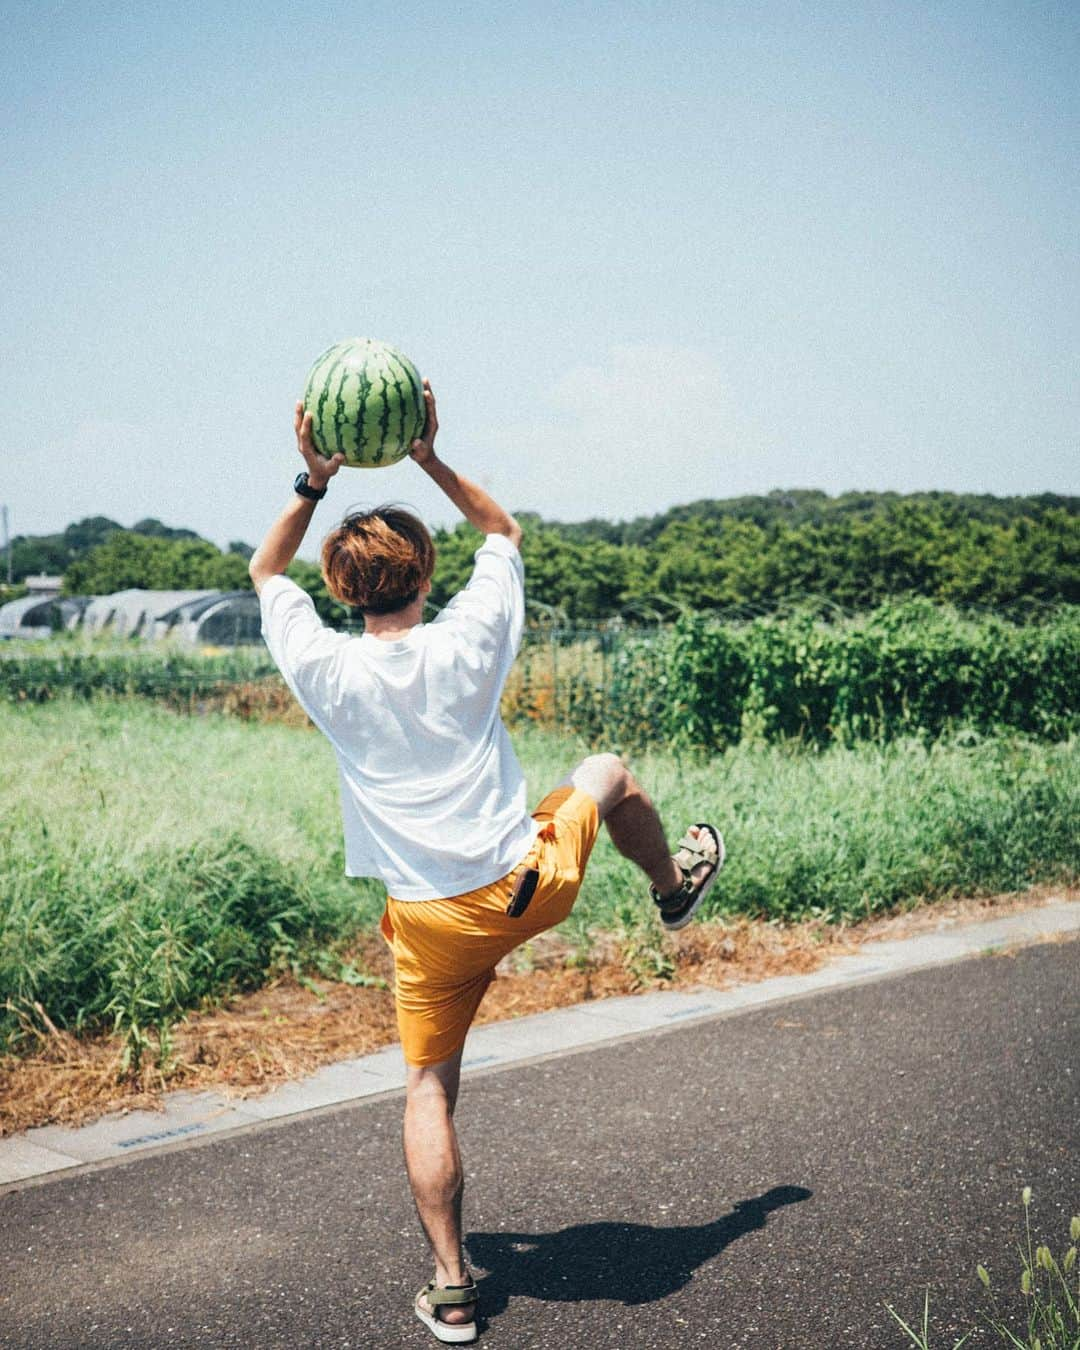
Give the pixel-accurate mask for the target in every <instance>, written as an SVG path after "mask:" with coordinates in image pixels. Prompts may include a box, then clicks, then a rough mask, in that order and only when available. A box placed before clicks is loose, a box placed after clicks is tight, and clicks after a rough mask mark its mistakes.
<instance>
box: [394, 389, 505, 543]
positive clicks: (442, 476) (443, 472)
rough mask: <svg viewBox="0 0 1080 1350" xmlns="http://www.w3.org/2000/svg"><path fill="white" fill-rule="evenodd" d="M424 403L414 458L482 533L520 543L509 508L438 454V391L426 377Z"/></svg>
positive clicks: (413, 444) (470, 522)
mask: <svg viewBox="0 0 1080 1350" xmlns="http://www.w3.org/2000/svg"><path fill="white" fill-rule="evenodd" d="M424 405H425V407H426V409H427V420H426V421H425V423H424V434H423V436H422V437H421V438H420V439H419V440H415V441H413V443H412V449H411V450H410V451H409V453H410V454H411V455H412V457H413V459H415V460H416V462H417V464H419V465H420V467H421V468H422V469H423V470H424V472H425V473H426V474H427V475H428V477H429V478H430V479H431V480H432V482H434V483H437V484H438V486H439V487H441V488H442V490H443V492H445V493H446V495H447V496H448V497H449V498H450V500H451V501H452V502H453V503H454V505H455V506H456V507H457V509H458V510H459V511H460V512H461V514H462V515H463V516H464V517H465V519H466V520H467V521H468V522H469V524H470V525H473V526H475V527H476V529H478V530H479V531H480V533H481V534H504V535H505V536H506V537H507V539H509V540H510V542H511V543H512V544H513V545H514V547H515V548H518V547H520V545H521V526H520V525H519V524H518V523H517V521H516V520H515V519H514V517H513V516H512V515H511V514H510V512H509V511H506V510H504V508H503V507H501V506H500V505H499V503H498V502H497V501H496V500H495V499H494V497H491V496H489V495H488V493H486V492H485V491H484V489H483V488H482V487H478V486H477V484H476V483H472V482H470V481H469V479H468V478H462V477H461V475H460V474H457V473H455V472H454V470H453V469H451V468H450V466H449V465H448V464H444V463H443V462H442V460H441V459H439V457H438V455H436V453H435V433H436V432H437V431H438V429H439V419H438V417H437V416H436V415H435V395H434V394H433V393H432V392H431V385H430V384H429V383H428V381H427V380H425V381H424Z"/></svg>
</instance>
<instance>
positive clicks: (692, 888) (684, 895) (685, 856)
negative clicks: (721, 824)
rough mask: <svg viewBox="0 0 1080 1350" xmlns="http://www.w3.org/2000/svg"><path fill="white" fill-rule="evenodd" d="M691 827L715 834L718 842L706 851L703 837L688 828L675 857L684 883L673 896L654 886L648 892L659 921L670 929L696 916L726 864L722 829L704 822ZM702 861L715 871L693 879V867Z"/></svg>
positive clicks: (714, 837)
mask: <svg viewBox="0 0 1080 1350" xmlns="http://www.w3.org/2000/svg"><path fill="white" fill-rule="evenodd" d="M692 828H694V829H697V830H700V831H702V832H705V831H707V832H708V834H709V835H711V836H712V840H713V842H714V845H715V848H714V850H713V851H712V852H709V853H706V852H705V850H704V849H703V848H702V847H701V844H702V840H701V838H700V836H699V837H698V838H696V839H695V838H694V836H693V835H692V834H691V833H690V831H689V830H687V832H686V834H684V835H683V837H682V838H681V839H680V840H679V849H678V852H677V853H675V854H674V857H673V861H674V863H675V865H676V867H678V869H679V871H680V872H682V874H683V879H682V884H681V885H680V886H677V887H676V888H675V890H673V891H672V892H671V894H670V895H661V894H660V893H659V891H658V890H657V889H656V887H655V886H650V887H649V894H650V895H651V896H652V898H653V903H654V904H655V905H656V906H657V908H658V909H659V910H660V922H661V923H662V924H663V925H664V927H665V928H667V929H668V930H669V931H670V932H674V931H675V930H676V929H678V928H685V927H686V925H687V924H688V923H689V922H690V920H691V919H692V918H693V917H694V913H695V911H696V910H697V908H698V906H699V905H700V904H701V902H702V901H703V900H704V899H705V897H706V896H707V895H708V894H709V892H710V891H711V890H712V888H713V886H714V885H715V884H716V878H717V877H718V876H719V874H720V869H721V867H723V865H724V836H723V835H722V834H721V833H720V831H719V830H718V829H716V827H715V826H713V825H706V824H704V823H701V824H697V825H695V826H693V827H692ZM702 863H708V864H709V867H710V868H711V869H712V870H711V871H709V872H707V873H706V874H705V876H704V877H703V878H702V879H701V881H694V880H692V873H693V870H694V868H695V867H699V866H700V865H701V864H702Z"/></svg>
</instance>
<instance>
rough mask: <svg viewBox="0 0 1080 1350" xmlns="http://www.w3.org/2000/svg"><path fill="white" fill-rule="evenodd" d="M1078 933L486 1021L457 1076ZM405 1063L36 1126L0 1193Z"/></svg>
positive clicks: (13, 1153)
mask: <svg viewBox="0 0 1080 1350" xmlns="http://www.w3.org/2000/svg"><path fill="white" fill-rule="evenodd" d="M1075 934H1080V901H1064V900H1057V901H1055V900H1051V901H1048V902H1047V903H1046V904H1044V905H1042V906H1040V907H1038V908H1036V909H1030V910H1024V911H1022V912H1021V913H1018V914H1010V915H1007V916H1005V917H1004V918H1000V919H985V920H977V921H975V922H972V923H966V924H957V925H956V926H955V927H946V926H944V923H943V926H942V927H941V928H939V929H938V930H937V931H935V932H932V933H923V934H919V935H917V936H915V937H910V938H902V939H899V940H891V941H881V942H867V943H864V944H863V946H862V947H861V948H860V949H859V951H858V952H857V953H855V954H853V955H851V956H840V957H836V958H835V959H834V960H832V961H830V962H829V963H828V964H827V965H825V966H823V967H822V968H821V969H820V970H815V971H813V972H812V973H810V974H809V975H782V976H777V977H775V978H773V979H768V980H762V981H761V982H759V983H757V984H745V985H738V986H736V987H734V988H732V989H707V988H700V989H697V990H692V991H690V992H686V993H683V992H676V991H674V990H672V991H664V992H658V993H651V994H637V995H631V996H629V997H623V998H610V999H602V1000H598V1001H597V1002H595V1003H587V1004H579V1005H578V1006H577V1007H573V1008H560V1009H557V1010H556V1011H554V1012H545V1013H537V1014H535V1015H533V1016H531V1017H521V1018H517V1019H515V1020H513V1021H509V1022H492V1023H488V1024H487V1025H485V1026H481V1027H477V1028H475V1030H473V1031H472V1032H471V1033H470V1035H469V1044H468V1048H467V1051H466V1057H465V1059H464V1061H463V1064H462V1068H463V1071H464V1072H465V1073H477V1072H482V1071H485V1070H490V1069H497V1068H505V1067H508V1066H510V1065H513V1064H521V1063H525V1062H528V1061H531V1060H536V1059H540V1058H548V1057H550V1056H552V1055H557V1054H566V1053H568V1052H572V1051H575V1050H581V1049H585V1048H588V1047H591V1046H597V1045H604V1044H609V1043H611V1042H613V1041H619V1040H624V1039H626V1038H628V1037H634V1036H640V1035H642V1034H643V1033H649V1032H658V1031H663V1030H664V1029H666V1028H669V1027H671V1026H672V1025H674V1024H675V1023H677V1022H682V1021H693V1022H699V1021H704V1020H708V1019H710V1018H721V1017H726V1016H730V1015H732V1014H735V1013H739V1012H743V1011H745V1010H747V1009H751V1008H760V1007H762V1006H764V1005H767V1004H771V1003H780V1002H786V1001H788V1000H790V999H794V998H801V997H805V996H807V995H811V994H816V993H820V992H822V991H824V990H830V989H838V988H842V987H844V986H847V985H852V984H860V983H864V982H866V981H869V980H879V979H887V978H891V977H893V976H897V975H905V974H909V973H910V972H912V971H916V970H924V969H926V968H928V967H932V966H938V965H942V964H945V963H948V962H950V961H959V960H963V959H964V958H966V957H972V956H976V955H979V954H981V953H985V952H987V951H995V950H1001V949H1003V948H1013V947H1018V946H1024V945H1027V944H1030V943H1035V942H1045V941H1047V940H1050V939H1053V938H1056V937H1067V936H1069V935H1075ZM404 1085H405V1064H404V1061H403V1060H402V1057H401V1050H400V1047H398V1046H390V1047H388V1048H386V1049H384V1050H379V1051H377V1052H376V1053H375V1054H372V1055H363V1056H361V1057H360V1058H358V1059H350V1060H342V1061H340V1062H339V1063H336V1064H330V1065H327V1066H326V1067H325V1068H323V1069H320V1070H319V1071H318V1072H317V1073H315V1074H312V1075H311V1076H310V1077H308V1078H304V1079H301V1080H299V1081H297V1082H292V1083H286V1084H284V1085H283V1086H281V1087H279V1088H277V1089H276V1090H275V1091H273V1092H270V1093H268V1094H267V1095H266V1096H264V1097H258V1098H252V1099H249V1100H246V1101H239V1102H232V1101H229V1100H228V1099H227V1098H225V1097H223V1096H221V1095H220V1094H218V1093H216V1092H175V1093H171V1094H170V1095H169V1096H168V1097H166V1099H165V1106H164V1110H163V1111H132V1112H129V1113H125V1114H114V1115H110V1116H103V1117H102V1118H101V1119H100V1120H97V1121H95V1122H94V1123H93V1124H91V1125H86V1126H84V1127H82V1128H80V1129H68V1128H67V1127H65V1126H61V1125H46V1126H43V1127H41V1128H39V1129H33V1130H27V1131H25V1132H24V1133H23V1134H19V1135H13V1136H12V1137H11V1138H9V1139H2V1140H0V1195H2V1194H3V1193H4V1192H5V1191H6V1190H10V1189H13V1188H16V1187H21V1186H22V1185H25V1184H27V1183H28V1182H34V1181H39V1180H44V1179H49V1178H50V1177H52V1176H57V1175H60V1174H61V1173H68V1174H70V1172H71V1171H72V1169H80V1170H81V1169H87V1168H91V1167H94V1168H96V1167H98V1166H101V1165H102V1164H107V1163H109V1162H112V1161H116V1160H119V1159H124V1158H129V1157H133V1156H135V1155H140V1156H142V1155H145V1154H148V1153H158V1152H162V1151H163V1150H166V1149H174V1148H177V1147H182V1146H184V1145H186V1144H189V1143H192V1142H195V1141H198V1140H202V1139H205V1138H210V1137H214V1136H217V1135H221V1134H224V1133H226V1132H232V1131H236V1130H241V1129H250V1128H253V1127H257V1126H260V1125H266V1124H269V1123H271V1122H273V1121H277V1120H281V1119H284V1118H287V1117H289V1116H296V1115H300V1114H303V1113H305V1112H310V1111H317V1110H324V1109H326V1108H329V1107H334V1106H340V1105H342V1104H343V1103H346V1102H353V1101H359V1100H362V1099H363V1098H365V1097H377V1096H382V1095H384V1094H386V1093H391V1092H397V1091H400V1090H401V1089H402V1088H403V1087H404Z"/></svg>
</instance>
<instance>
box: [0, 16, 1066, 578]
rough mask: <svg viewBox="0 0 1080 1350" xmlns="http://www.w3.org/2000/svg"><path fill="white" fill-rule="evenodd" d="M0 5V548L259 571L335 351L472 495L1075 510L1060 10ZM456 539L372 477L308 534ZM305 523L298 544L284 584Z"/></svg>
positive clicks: (432, 506) (407, 478)
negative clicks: (16, 539)
mask: <svg viewBox="0 0 1080 1350" xmlns="http://www.w3.org/2000/svg"><path fill="white" fill-rule="evenodd" d="M384 17H385V16H384V15H383V12H382V11H378V10H376V9H375V8H374V6H371V5H361V6H359V7H357V9H356V11H355V12H354V13H353V14H351V15H349V16H348V17H347V18H344V17H343V16H340V15H330V14H327V13H326V12H324V11H323V10H321V9H316V8H315V7H314V6H310V5H305V4H299V5H283V4H281V3H278V2H277V0H270V2H269V3H265V4H261V5H259V6H255V5H254V4H243V3H229V4H225V5H223V6H221V7H216V8H215V9H214V10H213V11H212V12H207V11H205V10H204V9H201V8H197V7H194V6H184V5H181V6H177V7H175V8H172V9H170V10H168V11H164V10H151V9H147V10H145V11H142V12H137V11H132V10H131V9H130V8H128V7H124V6H120V5H118V4H104V5H102V6H99V7H95V8H94V9H93V11H92V12H91V11H89V10H81V9H80V8H79V7H77V6H74V5H66V4H57V5H54V6H52V7H51V8H48V9H46V8H43V7H23V8H15V7H10V6H9V7H7V9H6V18H7V20H8V22H7V30H8V31H7V37H8V42H7V44H6V50H5V53H4V56H3V57H2V58H0V60H2V62H3V70H4V75H5V79H4V91H3V93H2V94H0V106H2V108H3V112H4V114H5V121H6V125H7V127H8V129H9V136H8V150H9V154H8V157H7V161H6V164H5V166H4V169H3V171H2V172H3V182H4V186H5V192H4V199H3V204H2V205H0V212H2V218H3V223H4V226H5V229H4V242H3V244H0V257H2V258H3V264H4V272H5V278H6V282H7V286H6V299H7V301H8V303H7V304H6V305H5V306H4V315H3V317H2V318H0V344H2V347H0V349H2V351H3V357H4V360H3V376H2V377H0V378H2V379H3V392H4V396H5V399H6V406H7V408H8V410H9V411H8V418H9V433H8V445H7V447H6V449H5V451H4V454H3V466H4V471H3V473H2V474H0V502H3V503H6V504H7V505H8V507H9V509H10V514H11V529H12V533H13V534H23V535H28V534H29V535H33V534H51V533H57V532H59V531H60V530H62V529H63V528H64V527H65V526H66V525H68V524H70V523H72V522H73V521H75V520H78V519H81V518H83V517H85V516H89V515H104V516H109V517H111V518H112V519H115V520H117V521H119V522H120V523H121V524H124V525H131V524H133V523H134V522H135V521H136V520H138V519H140V518H145V517H149V516H153V517H157V518H158V519H160V520H162V521H163V522H165V523H166V524H169V525H173V526H177V527H184V528H189V529H193V530H196V531H197V532H198V533H199V534H201V535H203V536H205V537H207V538H210V539H212V540H213V541H214V542H215V543H217V544H219V545H222V546H224V545H225V544H226V543H227V542H228V541H229V540H231V539H244V540H246V541H248V542H249V543H256V542H258V539H259V538H260V537H261V535H262V533H263V532H264V531H265V529H266V527H267V526H268V525H269V523H270V521H271V520H272V519H273V517H274V516H275V515H276V514H277V512H278V510H279V509H280V507H281V505H282V504H283V502H284V501H286V500H287V498H288V493H289V484H290V482H291V478H292V475H293V473H294V472H295V471H296V469H297V468H298V467H299V461H298V458H297V456H296V453H295V450H294V449H293V446H292V436H291V428H290V415H291V407H292V402H293V400H294V398H295V397H296V394H297V392H298V390H299V388H300V387H301V384H302V381H303V378H304V375H305V373H306V370H307V367H308V365H309V364H310V362H311V360H312V359H313V358H314V357H315V355H317V353H318V352H319V351H321V350H322V349H323V348H325V347H326V346H328V345H329V344H330V343H331V342H334V341H336V340H338V339H340V338H342V337H345V336H347V335H352V334H365V335H370V336H374V337H381V338H385V339H387V340H389V341H392V342H394V343H395V345H398V346H400V347H401V348H402V349H403V350H404V351H406V352H407V353H409V355H410V356H412V358H413V359H414V360H415V361H416V363H417V364H418V366H419V367H420V368H421V370H422V371H423V373H424V374H426V375H428V376H429V377H430V378H431V380H432V383H433V385H434V387H435V390H436V393H437V395H438V398H439V410H440V422H441V428H442V429H441V430H440V438H439V449H440V453H441V454H442V455H443V456H444V458H446V459H447V460H448V461H449V462H450V463H451V464H453V465H454V467H455V468H458V469H460V471H461V472H463V473H465V474H467V475H469V476H470V477H473V478H475V479H476V480H477V481H479V482H481V483H483V484H484V485H485V486H486V487H488V488H489V489H490V490H491V491H492V492H493V493H494V494H495V495H496V496H498V497H499V498H500V499H501V500H503V501H504V502H505V504H506V505H507V506H509V507H510V508H511V509H515V510H530V511H536V512H538V513H539V514H540V515H542V516H544V517H546V518H548V519H561V520H566V521H572V520H580V519H585V518H588V517H591V516H598V517H605V518H609V519H632V518H634V517H635V516H639V515H651V514H654V513H655V512H657V511H661V510H664V509H667V508H668V507H670V506H672V505H675V504H678V503H688V502H691V501H694V500H698V499H701V498H705V497H713V498H728V497H734V496H743V495H747V494H750V493H767V492H769V491H770V490H774V489H779V490H791V485H793V484H799V485H802V486H805V487H809V488H817V489H821V490H824V491H826V492H828V493H829V494H830V495H836V494H838V493H841V492H844V491H890V490H891V491H898V492H910V491H935V490H937V491H955V492H973V493H991V494H993V495H997V496H1010V495H1018V494H1034V493H1039V492H1056V493H1060V494H1063V495H1076V494H1077V493H1080V453H1078V451H1080V445H1078V436H1077V430H1078V426H1080V381H1078V377H1077V372H1078V361H1077V356H1078V354H1080V306H1078V305H1077V295H1078V294H1080V284H1078V283H1080V246H1078V240H1080V180H1078V177H1077V172H1076V161H1075V147H1076V143H1077V130H1078V124H1080V116H1078V114H1080V82H1078V81H1077V80H1076V77H1075V72H1076V69H1077V68H1078V65H1080V15H1078V13H1077V12H1076V11H1075V10H1073V9H1072V8H1070V7H1067V6H1056V7H1055V6H1049V7H1042V8H1040V10H1039V11H1038V12H1035V11H1033V10H1031V9H1027V8H1024V9H1021V8H1020V7H1017V6H1015V5H1010V4H1001V3H990V4H981V5H975V4H973V3H957V4H955V5H952V6H949V7H945V8H942V9H936V10H931V9H930V8H928V7H927V8H920V9H919V10H918V12H904V13H899V12H895V11H892V10H890V9H887V8H885V7H867V6H846V5H841V6H838V7H835V8H833V9H831V10H829V11H828V12H827V13H823V14H820V13H815V12H812V11H810V10H809V9H808V8H806V7H805V6H802V5H799V4H796V3H780V2H779V0H766V2H765V3H763V4H760V5H754V6H751V5H747V4H733V5H731V6H725V7H724V8H723V10H722V11H719V10H717V8H716V7H715V6H712V5H707V4H700V3H688V4H685V5H681V6H679V7H677V8H674V7H660V6H656V5H652V4H632V5H629V6H613V5H597V6H594V7H590V8H589V9H587V10H582V9H581V8H580V7H575V6H571V5H567V4H535V3H525V4H523V5H521V6H519V7H517V8H516V9H515V10H514V11H512V12H511V13H509V14H507V12H506V11H505V7H500V6H495V5H493V4H490V3H479V4H477V5H475V6H472V7H470V8H469V9H468V10H467V11H463V12H461V13H455V14H450V13H449V12H447V11H446V10H445V8H444V7H441V6H438V5H436V4H434V3H419V4H418V3H406V4H405V5H404V7H399V8H398V9H397V10H395V11H394V24H393V27H392V29H388V28H387V27H386V25H385V22H384ZM387 499H392V500H401V501H405V502H408V503H410V504H412V505H413V506H414V507H415V508H416V509H418V510H419V511H420V512H421V513H422V514H424V515H425V516H426V517H427V518H428V519H429V520H431V521H432V522H433V523H434V524H450V523H453V519H454V513H453V512H452V511H451V510H450V509H449V508H448V507H447V505H446V503H445V502H444V501H443V499H442V498H441V497H439V495H438V494H437V493H435V492H434V491H433V490H432V489H431V487H430V484H428V483H427V481H426V479H425V478H424V476H423V475H422V473H421V472H420V471H419V470H418V469H416V467H415V466H414V465H412V464H409V463H406V464H403V465H400V466H396V467H395V468H393V469H387V470H383V471H381V472H380V473H376V474H372V473H363V472H360V471H352V472H351V473H350V474H349V475H348V476H346V475H345V474H342V475H341V476H339V480H338V482H337V483H336V484H335V486H334V488H333V496H332V497H331V498H329V499H328V503H327V505H328V506H329V509H327V506H324V507H323V508H322V511H321V513H320V515H318V516H317V517H316V523H315V530H316V531H319V530H324V529H325V528H327V526H328V525H329V523H330V520H329V517H330V516H331V514H333V513H334V512H337V511H340V510H343V509H345V508H346V507H347V506H350V505H352V504H354V503H355V502H358V501H364V502H368V503H372V502H374V501H376V500H387ZM316 544H317V539H316V538H315V536H314V535H313V536H312V537H311V538H310V539H309V541H308V546H307V547H306V548H305V550H303V552H304V555H305V556H312V554H313V553H314V550H315V546H316Z"/></svg>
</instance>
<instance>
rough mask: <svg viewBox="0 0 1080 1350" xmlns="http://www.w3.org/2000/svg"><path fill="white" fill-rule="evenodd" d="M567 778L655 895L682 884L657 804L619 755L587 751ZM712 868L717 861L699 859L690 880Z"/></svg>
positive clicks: (694, 830) (693, 829)
mask: <svg viewBox="0 0 1080 1350" xmlns="http://www.w3.org/2000/svg"><path fill="white" fill-rule="evenodd" d="M565 781H566V782H567V783H569V784H572V785H573V786H574V787H576V788H580V789H581V791H582V792H587V793H588V794H589V796H590V797H592V799H593V800H594V801H595V802H596V808H597V811H598V813H599V815H600V819H601V820H602V821H603V823H604V824H605V825H606V826H607V830H608V834H610V835H611V842H612V843H613V844H614V845H615V847H616V848H617V849H618V850H619V852H620V853H621V854H622V855H623V857H624V858H629V859H630V861H631V862H632V863H636V864H637V865H638V867H640V868H641V870H642V871H643V872H644V873H645V874H646V876H648V878H649V880H650V881H651V882H652V884H653V886H654V887H655V889H656V892H657V894H658V895H662V896H669V895H671V894H672V893H673V892H674V891H676V890H677V889H678V888H679V887H680V886H681V885H682V881H683V873H682V870H681V868H680V866H679V864H678V863H677V862H676V861H675V859H674V858H673V857H672V856H671V851H670V849H669V847H668V842H667V836H666V835H665V833H664V826H663V823H662V822H661V820H660V816H659V814H658V813H657V810H656V807H655V806H653V804H652V802H651V801H650V800H649V796H648V794H647V793H646V791H645V789H644V788H643V787H642V786H641V784H640V783H639V782H638V781H637V779H636V778H635V777H634V775H633V774H632V773H631V772H630V770H629V769H628V768H627V767H626V765H625V764H624V763H623V762H622V760H621V759H620V758H619V757H618V755H611V754H600V755H590V756H589V757H588V759H583V760H582V761H581V763H580V764H579V765H578V766H577V768H575V769H574V771H573V772H572V773H571V774H570V775H569V777H568V778H567V779H566V780H565ZM700 833H701V832H700V831H699V830H698V828H697V827H696V826H691V827H690V830H689V834H690V835H691V837H692V838H695V839H696V838H698V837H699V836H700ZM706 838H707V837H706ZM717 840H718V841H719V836H717ZM702 842H703V844H704V843H705V842H706V839H705V838H703V840H702ZM709 848H710V849H711V848H712V844H711V841H710V842H709ZM722 860H723V855H722V853H721V855H720V861H722ZM716 870H717V864H716V863H715V862H712V863H710V862H702V863H698V864H697V865H696V866H694V867H693V868H692V869H691V877H692V880H693V881H694V882H701V881H703V880H704V879H705V878H706V877H708V876H709V874H710V873H711V872H715V871H716Z"/></svg>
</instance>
